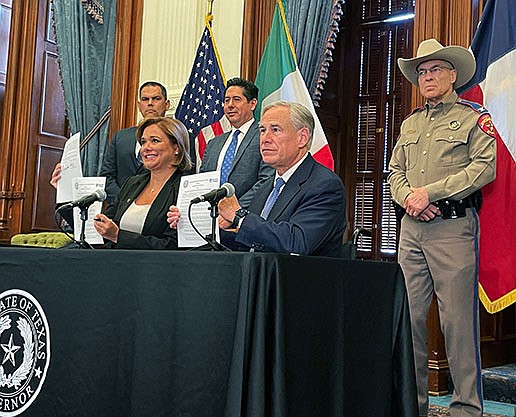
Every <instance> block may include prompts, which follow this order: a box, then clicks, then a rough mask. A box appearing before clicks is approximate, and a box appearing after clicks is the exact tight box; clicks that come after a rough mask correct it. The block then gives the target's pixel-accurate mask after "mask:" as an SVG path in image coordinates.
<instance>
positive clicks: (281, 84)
mask: <svg viewBox="0 0 516 417" xmlns="http://www.w3.org/2000/svg"><path fill="white" fill-rule="evenodd" d="M255 84H256V86H257V87H258V88H259V91H260V92H259V94H258V105H257V106H256V110H255V116H256V118H257V119H259V118H260V116H261V114H260V113H261V109H262V108H263V107H265V106H267V105H268V104H270V103H272V102H274V101H278V100H286V101H295V102H297V103H300V104H303V105H305V106H306V107H307V108H308V109H309V110H310V111H311V112H312V115H313V117H314V120H315V129H314V138H313V142H312V147H311V149H310V153H311V154H312V156H313V157H314V159H315V160H316V161H317V162H319V163H320V164H322V165H325V166H326V167H328V168H330V169H332V170H333V168H334V162H333V156H332V154H331V150H330V146H329V145H328V141H327V140H326V135H325V134H324V131H323V129H322V126H321V122H320V121H319V118H318V117H317V114H316V113H315V108H314V105H313V102H312V98H311V97H310V93H309V92H308V89H307V88H306V83H305V81H304V80H303V76H302V75H301V72H300V71H299V68H298V67H297V62H296V54H295V52H294V45H293V44H292V39H291V37H290V32H289V30H288V26H287V19H286V17H285V8H284V6H283V0H276V9H275V11H274V17H273V20H272V27H271V31H270V33H269V38H268V39H267V43H266V44H265V50H264V51H263V55H262V60H261V61H260V67H259V68H258V73H257V74H256V81H255Z"/></svg>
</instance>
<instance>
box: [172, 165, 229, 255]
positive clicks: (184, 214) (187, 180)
mask: <svg viewBox="0 0 516 417" xmlns="http://www.w3.org/2000/svg"><path fill="white" fill-rule="evenodd" d="M219 181H220V173H219V172H218V171H211V172H203V173H201V174H192V175H186V176H184V177H182V178H181V185H180V186H179V195H178V198H177V207H178V208H179V212H180V213H181V217H180V219H179V222H178V225H177V238H178V246H179V247H180V248H193V247H197V246H202V245H204V244H206V240H205V239H203V238H202V237H201V236H200V235H199V234H198V233H197V232H196V231H195V229H194V226H195V228H196V229H197V230H198V231H199V233H200V234H201V235H202V236H204V237H206V236H207V235H210V234H211V232H212V218H211V217H210V204H209V203H208V202H201V203H197V204H190V202H191V201H192V200H193V199H194V198H196V197H199V196H202V195H203V194H206V193H208V192H209V191H212V190H213V189H216V188H218V187H219ZM192 224H193V226H192ZM215 240H216V241H217V242H220V232H219V224H218V222H217V221H216V220H215Z"/></svg>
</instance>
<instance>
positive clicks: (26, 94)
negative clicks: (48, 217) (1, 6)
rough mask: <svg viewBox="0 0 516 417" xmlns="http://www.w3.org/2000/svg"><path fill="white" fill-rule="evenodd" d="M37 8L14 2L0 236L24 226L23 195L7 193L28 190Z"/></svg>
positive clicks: (0, 173)
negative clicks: (28, 153)
mask: <svg viewBox="0 0 516 417" xmlns="http://www.w3.org/2000/svg"><path fill="white" fill-rule="evenodd" d="M38 11H39V8H38V7H34V5H33V4H32V2H20V1H15V2H13V8H12V15H11V32H10V35H9V44H10V46H9V57H8V64H7V82H6V90H5V97H4V108H3V113H2V121H1V127H0V193H1V196H0V240H6V239H9V238H10V236H11V235H13V234H15V233H18V232H19V231H20V230H21V222H22V209H23V199H14V200H12V199H10V198H9V197H8V196H13V195H23V193H24V192H25V172H26V156H27V147H28V142H29V141H28V136H29V126H30V112H31V106H30V103H31V100H32V82H33V68H34V52H35V40H36V32H37V18H38ZM21 92H23V97H22V96H21V95H20V93H21Z"/></svg>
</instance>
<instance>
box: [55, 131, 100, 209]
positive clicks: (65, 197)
mask: <svg viewBox="0 0 516 417" xmlns="http://www.w3.org/2000/svg"><path fill="white" fill-rule="evenodd" d="M80 141H81V134H80V132H79V133H76V134H75V135H73V136H72V137H71V138H70V139H68V140H67V141H66V142H65V145H64V149H63V156H62V157H61V179H60V180H59V181H58V182H57V193H56V203H66V202H68V201H72V200H73V199H74V198H73V189H72V181H73V179H74V178H79V177H82V166H81V155H80V152H79V149H80V145H81V144H80ZM93 191H95V190H93Z"/></svg>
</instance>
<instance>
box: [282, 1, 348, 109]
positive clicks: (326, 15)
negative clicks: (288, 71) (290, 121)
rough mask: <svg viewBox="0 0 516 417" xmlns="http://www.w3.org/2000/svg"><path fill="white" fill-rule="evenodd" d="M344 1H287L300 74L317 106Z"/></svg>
mask: <svg viewBox="0 0 516 417" xmlns="http://www.w3.org/2000/svg"><path fill="white" fill-rule="evenodd" d="M344 1H345V0H287V1H286V3H287V22H288V26H289V29H290V34H291V35H292V41H293V42H294V47H295V49H296V55H297V64H298V67H299V71H301V74H302V75H303V78H304V80H305V82H306V85H307V87H308V91H309V92H310V94H311V95H312V99H313V100H314V102H315V103H317V101H318V100H319V98H320V96H321V93H322V89H323V87H324V82H325V79H326V77H327V72H328V67H329V65H330V63H331V60H332V49H333V48H334V43H335V41H336V39H337V32H338V30H339V20H340V17H341V16H342V5H343V4H344Z"/></svg>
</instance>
